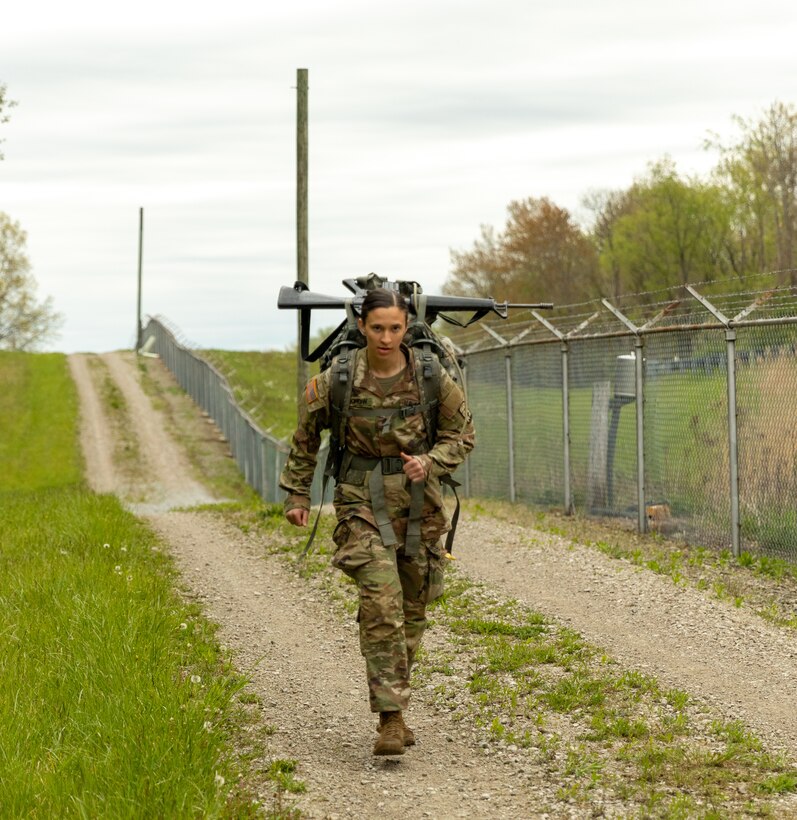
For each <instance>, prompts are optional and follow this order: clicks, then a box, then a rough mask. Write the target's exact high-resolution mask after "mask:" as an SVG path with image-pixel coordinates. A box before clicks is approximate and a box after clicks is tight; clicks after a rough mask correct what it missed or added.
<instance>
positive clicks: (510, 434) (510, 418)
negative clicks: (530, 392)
mask: <svg viewBox="0 0 797 820" xmlns="http://www.w3.org/2000/svg"><path fill="white" fill-rule="evenodd" d="M504 361H505V362H506V428H507V429H506V432H507V443H508V447H509V500H510V502H511V503H512V504H514V503H515V499H516V496H517V490H516V487H515V418H514V412H513V407H512V349H511V348H509V347H507V350H506V355H505V357H504Z"/></svg>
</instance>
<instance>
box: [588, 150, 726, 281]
mask: <svg viewBox="0 0 797 820" xmlns="http://www.w3.org/2000/svg"><path fill="white" fill-rule="evenodd" d="M729 218H730V217H729V211H728V206H727V203H726V196H725V193H724V191H723V190H722V188H721V187H720V186H717V185H714V184H710V183H705V182H701V181H700V180H698V179H683V178H682V177H680V176H679V175H678V173H677V171H676V169H675V165H674V163H673V162H672V161H671V160H670V159H667V158H665V159H664V160H662V161H660V162H657V163H654V164H652V165H651V166H650V168H649V171H648V174H647V176H646V177H643V178H641V179H638V180H637V181H636V182H635V183H634V184H633V185H632V186H631V188H630V189H629V190H628V191H626V192H625V193H623V194H619V193H615V194H613V195H609V196H607V197H606V198H605V201H604V207H603V209H602V210H600V211H599V213H598V217H597V219H596V227H595V241H596V246H597V248H598V250H599V254H600V270H601V273H602V275H603V277H604V281H608V282H611V284H612V289H613V290H614V291H615V293H617V292H618V291H620V290H622V291H624V292H627V293H628V292H635V293H644V292H646V291H651V290H658V289H661V288H669V287H672V286H674V285H683V284H687V283H690V282H702V281H711V280H713V279H715V278H716V277H718V276H721V275H722V274H723V273H724V271H725V263H724V248H725V243H726V240H727V236H728V224H729Z"/></svg>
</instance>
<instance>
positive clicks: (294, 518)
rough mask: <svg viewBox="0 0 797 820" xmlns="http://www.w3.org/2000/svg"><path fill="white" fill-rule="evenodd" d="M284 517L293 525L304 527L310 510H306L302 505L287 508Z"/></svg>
mask: <svg viewBox="0 0 797 820" xmlns="http://www.w3.org/2000/svg"><path fill="white" fill-rule="evenodd" d="M285 517H286V518H287V519H288V521H290V522H291V524H293V526H294V527H306V526H307V519H308V518H309V517H310V510H306V509H304V508H303V507H296V508H294V509H292V510H288V512H286V513H285Z"/></svg>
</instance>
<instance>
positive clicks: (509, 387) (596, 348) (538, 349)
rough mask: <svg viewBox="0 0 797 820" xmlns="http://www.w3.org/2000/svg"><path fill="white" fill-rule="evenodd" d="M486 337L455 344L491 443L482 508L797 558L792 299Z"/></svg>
mask: <svg viewBox="0 0 797 820" xmlns="http://www.w3.org/2000/svg"><path fill="white" fill-rule="evenodd" d="M596 307H597V309H596V310H593V308H596ZM484 330H485V329H484V328H479V327H478V326H475V327H474V328H473V329H469V330H468V331H467V332H465V333H461V334H460V335H459V336H458V337H457V339H456V342H457V344H458V345H459V347H460V349H461V350H462V351H463V356H464V359H465V362H466V373H467V383H468V395H469V400H470V405H471V410H472V412H473V416H474V421H475V424H476V430H477V447H476V449H475V450H474V452H473V453H472V454H471V456H470V458H469V460H468V462H467V467H466V469H467V473H468V475H467V482H466V486H467V487H468V488H469V490H470V494H471V495H475V496H488V497H494V498H500V499H505V500H509V501H513V502H514V501H517V502H523V503H529V504H533V505H539V506H543V507H546V508H557V509H560V510H564V511H566V512H576V511H577V512H578V513H581V514H584V515H590V516H602V517H606V516H610V517H624V518H629V519H632V520H635V521H636V522H637V525H638V528H639V529H640V530H641V531H647V530H656V531H659V532H662V533H664V534H665V535H671V536H678V537H683V538H685V539H687V540H688V541H690V542H691V543H696V544H701V545H704V546H708V547H713V548H720V549H722V548H728V549H730V550H731V551H732V552H733V553H734V554H735V555H739V554H740V553H741V552H742V551H747V552H750V553H760V554H767V555H775V556H780V557H785V558H789V559H794V558H795V557H797V505H795V504H794V498H796V497H797V429H795V424H794V408H795V406H797V300H795V294H794V292H793V291H792V290H791V289H790V288H782V289H778V288H773V289H772V290H769V291H760V292H748V293H736V294H731V295H724V296H723V295H719V296H712V297H711V300H709V299H707V298H706V297H705V296H703V295H701V293H699V292H698V290H697V289H696V288H694V287H691V286H688V285H687V286H685V287H684V288H683V289H682V291H681V293H680V294H679V295H678V296H675V297H674V296H673V295H672V294H668V299H667V300H666V301H664V302H649V303H648V304H634V303H631V302H629V303H628V304H626V305H622V304H613V303H611V302H609V301H608V300H601V302H600V304H597V303H596V304H593V305H590V310H589V311H583V312H581V313H578V312H575V311H573V312H571V313H570V314H568V315H561V316H560V317H559V318H557V319H552V318H550V317H548V318H546V317H545V316H542V315H541V314H539V313H535V312H532V313H531V316H530V318H528V319H526V320H523V321H513V322H512V323H511V324H509V325H505V326H504V327H503V328H502V327H501V326H500V325H493V326H492V327H491V328H490V330H489V331H488V332H486V333H485V332H484ZM496 331H499V332H498V333H496Z"/></svg>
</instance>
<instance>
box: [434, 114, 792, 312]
mask: <svg viewBox="0 0 797 820" xmlns="http://www.w3.org/2000/svg"><path fill="white" fill-rule="evenodd" d="M733 122H734V123H735V126H736V129H737V134H736V136H735V137H734V138H733V139H732V140H730V141H728V142H725V141H722V140H721V139H720V137H719V136H717V135H715V134H712V135H711V136H709V137H708V138H707V139H706V141H705V149H706V150H709V151H714V152H716V154H717V163H716V166H715V167H714V168H713V169H712V170H711V172H710V173H709V174H708V175H707V176H706V177H705V178H701V177H699V176H684V175H682V174H680V173H679V172H678V170H677V168H676V166H675V163H674V162H673V161H672V159H670V158H669V157H664V158H662V159H660V160H658V161H655V162H652V163H651V164H650V165H649V166H648V168H647V170H646V172H645V173H644V174H642V175H641V176H640V177H638V178H637V179H635V180H634V182H633V183H632V184H631V185H630V186H629V187H628V188H626V189H621V190H608V191H599V192H592V193H589V194H588V195H586V196H585V197H584V198H583V202H582V204H583V205H584V207H585V208H586V210H587V212H589V213H590V214H591V224H590V225H589V227H587V228H584V227H582V226H581V225H579V224H578V222H577V221H576V220H575V219H574V217H573V215H572V214H571V213H570V212H569V211H568V210H567V209H566V208H562V207H560V206H558V205H556V204H555V203H554V202H552V201H551V200H550V199H548V198H547V197H541V198H535V197H529V198H527V199H524V200H520V201H514V202H511V203H510V204H509V206H508V209H507V210H508V217H507V221H506V225H505V227H504V229H503V231H501V232H497V231H496V230H495V229H494V228H493V227H491V226H488V225H483V226H482V228H481V235H480V236H479V237H478V238H477V239H476V240H475V242H474V243H473V247H472V248H470V249H469V250H452V251H451V265H452V267H451V272H450V274H449V278H448V279H447V281H446V284H445V286H444V290H445V292H446V293H451V294H460V295H473V296H476V295H479V296H483V295H485V294H489V295H490V296H493V297H494V298H495V299H498V300H501V301H503V300H504V299H509V300H510V301H515V302H533V301H539V300H541V299H544V300H546V301H548V300H550V301H553V302H555V303H557V304H560V305H563V304H573V303H575V302H581V301H588V300H591V299H595V298H597V297H606V298H613V297H614V298H616V297H618V296H619V295H620V294H639V295H640V296H639V298H640V301H641V302H645V301H654V297H653V295H652V293H653V292H655V291H660V290H662V289H667V288H672V287H675V286H678V285H683V284H687V283H697V282H701V283H703V282H709V283H710V282H719V281H721V282H722V284H723V289H725V290H733V288H734V287H735V286H736V287H738V288H739V289H742V288H743V287H744V286H743V284H742V280H743V278H744V277H745V276H749V275H751V274H758V273H762V272H774V275H775V279H776V283H777V284H779V285H785V286H791V287H793V286H795V285H797V109H795V107H794V106H793V105H790V104H786V103H782V102H777V101H776V102H774V103H773V104H772V105H770V106H769V108H767V109H766V110H765V111H764V112H763V115H762V116H761V117H760V118H758V119H752V118H751V119H745V118H742V117H740V116H735V117H733Z"/></svg>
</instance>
